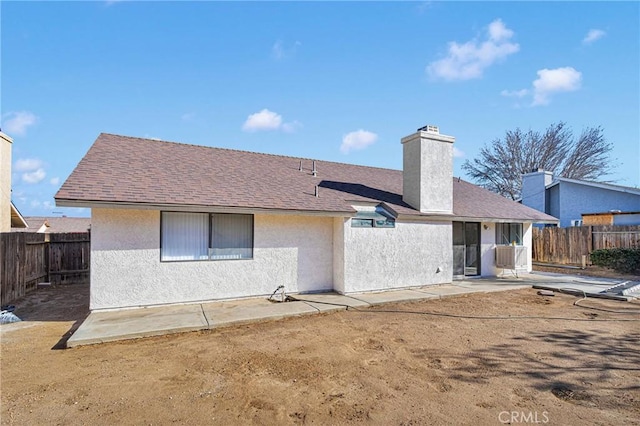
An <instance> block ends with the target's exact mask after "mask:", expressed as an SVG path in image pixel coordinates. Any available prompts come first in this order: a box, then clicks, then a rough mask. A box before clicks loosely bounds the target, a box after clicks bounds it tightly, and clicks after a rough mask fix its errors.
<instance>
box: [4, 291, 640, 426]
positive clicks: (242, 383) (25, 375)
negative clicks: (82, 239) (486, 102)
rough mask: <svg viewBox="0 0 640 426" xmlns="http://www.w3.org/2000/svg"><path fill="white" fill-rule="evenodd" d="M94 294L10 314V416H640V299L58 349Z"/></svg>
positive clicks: (378, 313)
mask: <svg viewBox="0 0 640 426" xmlns="http://www.w3.org/2000/svg"><path fill="white" fill-rule="evenodd" d="M87 293H88V291H87V288H86V287H78V286H68V287H58V288H53V289H47V290H38V291H37V292H36V293H33V294H31V295H29V296H28V297H27V298H25V299H23V300H22V301H20V303H17V304H16V305H17V310H16V314H18V316H21V317H22V318H23V319H24V320H26V321H24V322H22V323H16V324H8V325H2V326H0V327H1V328H0V331H1V333H2V353H1V355H2V360H1V368H2V369H1V379H2V382H1V386H2V387H1V391H2V398H1V401H2V407H1V411H0V414H1V416H2V418H1V422H2V424H23V425H26V424H28V425H33V424H65V425H66V424H96V425H102V424H108V425H112V424H135V425H141V424H145V425H151V424H154V425H155V424H171V423H173V424H190V425H200V424H225V425H226V424H323V425H324V424H345V423H361V422H362V423H371V424H384V425H394V424H395V425H418V424H473V425H485V424H486V425H490V424H501V423H511V424H518V423H529V424H532V423H538V424H562V425H577V424H594V425H614V424H615V425H621V424H625V425H632V424H635V425H639V424H640V323H639V322H637V320H638V319H640V315H638V314H637V312H638V310H639V309H640V304H637V303H636V304H634V303H627V302H613V301H603V300H588V301H586V302H584V303H585V304H587V305H589V306H594V307H599V308H608V309H615V310H619V311H626V312H627V313H626V314H614V313H609V312H604V311H598V310H590V309H584V308H580V307H575V306H572V304H573V302H574V301H575V300H576V298H574V297H572V296H568V295H556V296H555V297H543V296H539V295H537V294H536V291H535V290H531V289H528V290H519V291H511V292H502V293H493V294H474V295H468V296H461V297H455V298H448V299H443V300H431V301H420V302H414V303H402V304H394V305H384V306H379V307H377V308H372V309H369V310H366V311H363V312H360V311H354V310H350V311H346V312H338V313H332V314H327V315H321V316H312V317H299V318H290V319H285V320H281V321H276V322H267V323H260V324H251V325H245V326H238V327H230V328H225V329H220V330H216V331H208V332H195V333H186V334H181V335H171V336H165V337H156V338H147V339H140V340H133V341H124V342H116V343H108V344H101V345H94V346H85V347H79V348H75V349H66V350H60V349H56V348H57V347H60V346H62V343H64V338H65V335H67V334H68V332H69V330H70V329H72V328H73V327H74V324H77V323H78V322H79V321H81V320H82V319H83V318H84V317H85V315H86V314H87ZM384 311H411V312H417V313H407V312H405V313H400V312H384ZM631 311H634V312H636V313H632V312H631ZM426 312H430V313H436V312H437V313H452V314H460V315H464V316H467V317H468V318H455V317H447V316H436V315H426V314H425V313H426ZM473 316H503V317H504V316H535V317H563V318H571V319H574V320H567V319H542V318H523V319H482V318H471V317H473ZM615 319H635V320H636V321H635V322H631V321H628V322H621V321H602V320H615ZM61 340H62V341H61ZM513 416H515V417H513Z"/></svg>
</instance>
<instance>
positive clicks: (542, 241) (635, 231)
mask: <svg viewBox="0 0 640 426" xmlns="http://www.w3.org/2000/svg"><path fill="white" fill-rule="evenodd" d="M636 247H640V225H603V226H572V227H570V228H557V227H547V228H533V253H532V256H533V261H534V262H543V263H556V264H562V265H581V264H582V256H587V261H588V260H589V255H590V254H591V252H592V251H594V250H599V249H606V248H636Z"/></svg>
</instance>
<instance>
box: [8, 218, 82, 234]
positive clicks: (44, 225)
mask: <svg viewBox="0 0 640 426" xmlns="http://www.w3.org/2000/svg"><path fill="white" fill-rule="evenodd" d="M24 219H25V220H26V222H27V224H28V225H29V227H28V228H26V229H12V231H14V232H41V233H47V234H53V233H65V232H87V230H89V228H91V218H90V217H66V216H64V217H42V216H31V217H29V216H27V217H25V218H24Z"/></svg>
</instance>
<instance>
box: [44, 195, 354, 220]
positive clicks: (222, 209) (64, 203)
mask: <svg viewBox="0 0 640 426" xmlns="http://www.w3.org/2000/svg"><path fill="white" fill-rule="evenodd" d="M55 200H56V206H58V207H83V208H105V209H130V210H164V211H184V212H187V211H188V212H203V213H206V212H210V213H244V214H256V213H258V214H289V215H302V216H325V217H351V216H353V215H355V213H356V211H355V210H353V211H351V210H349V211H346V210H345V211H341V210H331V211H329V210H302V209H275V208H261V207H237V206H206V205H197V204H162V203H134V202H123V201H95V200H73V199H67V198H56V199H55Z"/></svg>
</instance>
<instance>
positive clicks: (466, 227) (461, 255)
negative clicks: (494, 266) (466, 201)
mask: <svg viewBox="0 0 640 426" xmlns="http://www.w3.org/2000/svg"><path fill="white" fill-rule="evenodd" d="M453 275H454V276H457V277H468V276H474V275H480V223H479V222H453Z"/></svg>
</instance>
